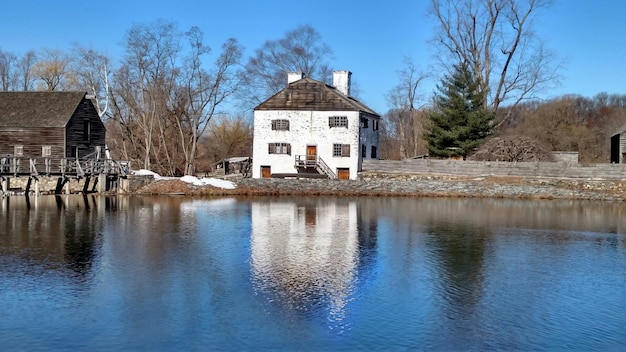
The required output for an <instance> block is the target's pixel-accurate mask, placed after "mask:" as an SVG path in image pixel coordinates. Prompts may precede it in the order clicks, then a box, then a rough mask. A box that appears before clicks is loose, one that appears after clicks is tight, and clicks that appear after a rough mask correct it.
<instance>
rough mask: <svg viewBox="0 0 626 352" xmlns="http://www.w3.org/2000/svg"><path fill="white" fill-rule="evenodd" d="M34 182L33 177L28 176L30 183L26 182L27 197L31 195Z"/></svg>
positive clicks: (25, 192)
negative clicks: (31, 186)
mask: <svg viewBox="0 0 626 352" xmlns="http://www.w3.org/2000/svg"><path fill="white" fill-rule="evenodd" d="M32 182H33V177H32V176H28V181H26V189H25V190H24V194H25V195H28V193H30V185H31V183H32Z"/></svg>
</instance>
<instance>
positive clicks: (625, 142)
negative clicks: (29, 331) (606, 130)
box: [611, 125, 626, 164]
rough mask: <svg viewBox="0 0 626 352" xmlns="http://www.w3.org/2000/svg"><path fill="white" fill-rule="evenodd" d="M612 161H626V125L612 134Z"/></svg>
mask: <svg viewBox="0 0 626 352" xmlns="http://www.w3.org/2000/svg"><path fill="white" fill-rule="evenodd" d="M611 163H613V164H623V163H626V125H624V126H622V127H621V128H620V129H619V130H617V132H615V133H614V134H613V135H612V136H611Z"/></svg>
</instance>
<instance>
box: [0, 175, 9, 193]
mask: <svg viewBox="0 0 626 352" xmlns="http://www.w3.org/2000/svg"><path fill="white" fill-rule="evenodd" d="M9 185H10V182H9V176H4V177H2V192H4V194H5V195H8V194H9Z"/></svg>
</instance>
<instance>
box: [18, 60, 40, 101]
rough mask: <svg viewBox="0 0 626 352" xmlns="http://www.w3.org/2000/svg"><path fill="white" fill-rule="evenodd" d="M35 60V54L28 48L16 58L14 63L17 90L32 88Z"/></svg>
mask: <svg viewBox="0 0 626 352" xmlns="http://www.w3.org/2000/svg"><path fill="white" fill-rule="evenodd" d="M36 62H37V55H36V54H35V52H34V51H33V50H29V51H27V52H26V54H24V56H22V57H21V58H20V59H18V62H17V64H16V68H17V73H16V74H17V75H18V77H17V86H18V88H17V89H18V90H20V89H21V90H23V91H29V90H32V89H33V85H34V84H35V79H36V78H35V74H34V72H33V67H34V66H35V63H36Z"/></svg>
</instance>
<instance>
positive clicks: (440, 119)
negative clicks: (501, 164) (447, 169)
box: [425, 63, 494, 158]
mask: <svg viewBox="0 0 626 352" xmlns="http://www.w3.org/2000/svg"><path fill="white" fill-rule="evenodd" d="M437 89H438V91H439V93H437V94H436V95H435V108H434V110H433V112H432V113H431V114H430V120H431V126H430V129H429V131H428V132H427V134H426V136H425V137H426V140H427V141H428V152H429V154H430V156H433V157H463V158H465V157H466V156H467V155H468V154H469V153H471V152H472V151H473V150H474V149H475V148H476V147H477V146H478V145H480V143H481V142H482V141H483V140H484V139H485V138H486V137H487V136H488V135H489V134H491V132H492V130H493V120H494V114H493V113H492V112H490V111H489V110H488V109H487V107H486V106H484V103H483V101H484V99H483V94H485V93H484V92H481V91H480V88H479V84H478V82H477V81H476V80H475V79H474V77H473V75H472V73H471V71H470V70H469V67H468V66H467V64H465V63H463V64H459V65H455V67H454V72H453V73H452V74H451V75H446V76H445V77H444V78H443V79H442V81H441V84H440V85H438V86H437Z"/></svg>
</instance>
